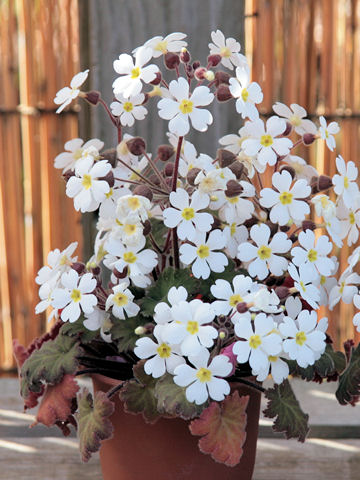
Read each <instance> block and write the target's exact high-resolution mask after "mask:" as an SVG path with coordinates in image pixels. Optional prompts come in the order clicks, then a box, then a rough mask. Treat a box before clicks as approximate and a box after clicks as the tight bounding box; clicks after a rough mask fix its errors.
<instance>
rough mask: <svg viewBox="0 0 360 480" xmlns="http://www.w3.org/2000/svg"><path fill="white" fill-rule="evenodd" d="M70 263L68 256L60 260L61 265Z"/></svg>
mask: <svg viewBox="0 0 360 480" xmlns="http://www.w3.org/2000/svg"><path fill="white" fill-rule="evenodd" d="M69 264H70V261H69V259H68V257H67V256H66V255H63V256H62V257H61V260H60V265H69Z"/></svg>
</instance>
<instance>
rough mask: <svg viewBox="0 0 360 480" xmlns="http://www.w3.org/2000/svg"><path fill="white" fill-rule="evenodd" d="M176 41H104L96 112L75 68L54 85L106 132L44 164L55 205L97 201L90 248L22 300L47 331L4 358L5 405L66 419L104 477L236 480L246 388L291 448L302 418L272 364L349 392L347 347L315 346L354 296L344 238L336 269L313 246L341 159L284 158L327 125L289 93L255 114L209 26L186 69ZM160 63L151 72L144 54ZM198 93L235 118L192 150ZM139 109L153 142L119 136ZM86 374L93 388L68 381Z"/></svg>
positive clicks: (355, 208)
mask: <svg viewBox="0 0 360 480" xmlns="http://www.w3.org/2000/svg"><path fill="white" fill-rule="evenodd" d="M185 37H186V36H185V35H184V34H182V33H173V34H171V35H168V36H167V37H165V38H163V37H155V38H152V39H150V40H149V41H147V42H146V43H145V44H144V45H143V46H141V47H139V48H137V49H136V50H135V51H134V52H133V56H131V55H128V54H121V55H120V56H119V59H117V60H115V61H114V69H115V72H116V73H117V74H118V75H119V76H118V77H117V78H116V79H115V81H114V83H113V89H114V101H113V102H112V103H111V104H110V106H108V105H107V104H106V103H105V102H104V100H103V99H102V98H101V95H100V93H99V92H95V91H90V92H83V91H81V90H80V87H81V85H82V84H83V83H84V81H85V80H86V78H87V75H88V71H85V72H80V73H79V74H77V75H75V77H74V78H73V79H72V81H71V83H70V87H65V88H63V89H62V90H60V91H59V92H58V93H57V95H56V98H55V103H57V104H58V105H59V108H58V112H59V113H60V112H61V111H62V110H63V109H64V108H65V107H66V106H67V105H68V104H69V103H70V102H71V101H72V100H74V99H75V98H76V97H81V98H83V99H85V100H86V101H88V102H90V103H91V104H93V105H102V106H103V107H104V108H105V110H106V112H107V113H108V116H109V119H110V121H111V123H112V124H113V126H114V128H116V129H117V132H118V145H117V147H116V148H115V149H110V150H105V151H102V149H103V146H104V145H103V142H101V141H100V140H98V139H92V140H89V141H87V142H86V143H85V144H84V143H83V141H82V140H80V139H73V140H70V141H69V142H67V143H66V144H65V152H63V153H61V154H59V155H58V156H57V157H56V159H55V167H56V168H60V169H62V170H63V177H64V179H65V181H66V194H67V195H68V196H69V197H71V198H73V199H74V207H75V209H76V210H79V211H81V212H95V211H98V220H97V230H98V233H97V236H96V240H95V245H94V255H93V256H92V257H91V258H90V259H88V260H87V261H86V262H84V263H83V262H81V261H79V260H78V258H77V257H76V256H75V249H76V246H77V245H76V242H75V243H72V244H71V245H69V246H68V247H67V248H66V249H65V250H64V251H59V250H54V251H52V252H50V253H49V256H48V265H46V266H44V267H43V268H41V270H40V271H39V273H38V276H37V277H36V283H37V284H38V285H39V286H40V288H39V296H40V300H41V301H40V303H39V304H38V305H37V307H36V313H41V312H44V311H45V310H47V309H48V308H51V309H52V313H51V315H50V318H52V319H53V321H54V325H53V328H52V330H51V331H50V332H49V333H47V334H45V335H44V336H43V337H41V338H39V339H36V340H35V341H34V342H33V344H32V345H30V346H29V347H28V348H24V347H23V346H21V345H19V344H18V342H17V341H15V342H14V351H15V355H16V358H17V360H18V363H19V367H20V380H21V394H22V396H23V398H24V401H25V408H32V407H35V406H36V405H37V404H38V403H39V402H40V406H39V410H38V413H37V417H36V418H37V422H41V423H43V424H45V425H47V426H52V425H57V426H59V427H60V428H61V430H62V431H63V433H64V434H65V435H68V434H69V433H70V425H73V426H74V427H75V428H76V429H77V432H78V437H79V444H80V450H81V455H82V458H83V460H84V461H88V460H89V458H90V456H91V454H92V453H93V452H95V451H97V450H98V449H99V448H100V447H101V450H100V456H101V460H102V467H103V470H104V478H105V479H106V480H109V479H120V478H121V479H130V478H131V479H137V478H143V475H144V471H146V478H149V479H151V478H171V479H174V478H209V479H212V478H229V479H230V478H242V479H251V477H252V472H253V467H254V461H255V451H256V438H257V432H258V419H259V409H260V395H261V393H263V394H264V395H265V397H266V398H267V400H268V405H267V408H266V410H265V412H264V414H265V415H266V416H267V417H269V418H273V419H274V426H273V428H274V430H275V431H277V432H283V433H284V434H285V436H286V437H287V438H297V439H298V440H299V441H304V440H305V437H306V435H307V433H308V430H309V427H308V415H306V414H305V413H304V412H303V411H302V410H301V407H300V405H299V403H298V401H297V399H296V397H295V395H294V393H293V391H292V389H291V384H290V383H289V381H288V376H289V375H293V376H298V377H301V378H302V379H304V380H305V381H314V382H320V383H321V382H322V381H323V380H327V381H336V382H338V389H337V392H336V396H337V399H338V400H339V402H340V403H341V404H354V403H355V402H357V401H358V399H359V395H360V388H359V380H360V368H359V367H360V363H359V362H360V360H359V359H360V347H359V345H357V346H356V345H355V343H354V342H353V341H351V340H350V341H348V342H347V343H346V344H345V354H344V353H343V352H341V351H335V350H334V349H333V346H332V341H331V338H330V337H329V335H327V333H326V331H327V327H328V321H327V319H326V318H318V313H317V310H318V309H319V307H320V306H324V305H328V306H329V307H330V309H332V308H333V307H334V306H335V305H336V304H337V303H338V302H339V301H340V300H341V301H344V302H345V303H351V302H352V301H354V304H355V306H356V307H358V308H359V306H360V301H359V299H360V296H359V293H358V288H359V287H358V285H359V283H360V276H359V275H358V274H357V273H355V271H354V270H355V268H356V266H357V264H358V262H359V258H360V250H359V248H356V249H355V250H354V251H353V252H352V253H351V255H350V257H349V259H348V265H347V267H346V268H345V270H344V271H343V272H340V273H338V272H337V269H338V263H337V260H336V257H335V256H331V255H332V253H333V254H334V253H336V251H337V249H339V248H341V246H342V245H343V241H347V244H348V245H349V246H351V245H353V244H354V243H355V242H356V241H357V239H358V227H359V225H360V217H359V204H358V200H359V189H358V186H357V183H356V178H357V168H356V166H355V165H354V163H353V162H352V161H348V162H345V161H344V159H343V158H342V157H341V156H340V155H339V156H338V157H337V159H336V165H337V169H338V173H337V174H336V175H334V176H333V177H332V178H330V177H328V176H326V175H323V174H322V173H321V172H318V171H317V170H316V169H315V168H313V167H312V166H310V165H308V164H307V163H306V162H305V161H304V160H303V159H302V158H300V157H299V156H298V155H296V154H297V153H298V152H297V147H299V146H300V145H310V144H312V143H313V142H315V141H316V142H324V141H325V142H326V145H327V147H328V148H329V149H330V150H334V148H335V140H334V135H335V134H336V133H337V132H338V131H339V127H338V125H337V123H336V122H332V123H330V124H329V125H327V123H326V120H325V119H324V117H320V126H319V127H318V126H316V125H315V123H313V122H312V121H311V120H309V119H307V118H306V116H307V114H306V111H305V109H304V108H302V107H300V106H298V105H296V104H292V105H291V107H290V108H289V107H287V106H286V105H284V104H281V103H276V104H275V105H274V106H273V109H274V112H275V114H274V115H273V116H270V117H269V118H268V119H267V120H266V122H264V121H263V120H261V119H260V118H259V113H258V110H257V105H258V104H259V103H261V101H262V98H263V95H262V92H261V87H260V86H259V85H258V84H257V83H255V82H251V80H250V73H249V67H248V64H247V60H246V58H245V57H244V56H243V55H241V54H240V53H239V52H240V45H239V43H238V42H236V41H235V40H234V39H231V38H228V39H225V37H224V35H223V34H222V32H221V31H219V30H217V31H216V32H212V34H211V37H212V41H213V43H210V44H209V47H210V55H209V56H208V58H207V61H206V62H205V63H206V67H204V66H202V65H201V64H200V62H198V61H195V62H192V60H191V54H190V52H189V50H188V49H187V43H186V41H185ZM160 57H162V58H163V61H164V65H165V67H166V69H167V70H168V72H166V73H164V72H162V71H161V70H160V68H159V67H158V66H157V65H156V64H155V63H150V64H149V62H153V61H154V60H152V59H157V58H160ZM222 68H226V69H227V71H224V70H222ZM169 71H170V73H169ZM234 73H235V74H234ZM171 75H173V78H172V79H171V80H169V78H168V77H169V76H171ZM214 100H217V101H219V102H223V101H229V100H230V101H231V100H235V108H236V111H237V112H238V113H239V121H240V118H242V119H243V120H244V121H245V123H244V125H243V126H242V127H241V128H240V130H239V132H238V135H235V134H229V135H226V136H224V137H222V138H220V140H219V143H220V146H221V148H219V150H218V151H217V152H216V154H215V153H214V154H213V155H212V156H211V157H210V156H208V155H205V154H202V153H200V154H198V153H197V151H196V148H195V146H194V145H193V144H192V143H190V141H188V137H187V135H188V133H189V132H190V130H191V128H193V129H195V130H198V131H201V132H205V131H207V130H208V127H209V126H210V125H211V124H212V123H213V121H214V119H213V117H212V115H211V113H210V111H209V110H208V109H207V106H208V105H210V104H211V103H212V102H213V101H214ZM153 103H156V105H155V108H156V107H157V108H158V113H159V116H160V118H161V119H165V120H167V121H168V124H167V125H168V130H169V132H168V134H167V135H168V143H166V144H164V145H160V146H159V147H158V149H157V152H156V153H155V154H151V153H148V151H147V147H146V142H145V140H144V139H143V138H140V137H132V136H131V135H129V134H128V133H124V131H123V130H124V129H126V127H131V126H132V125H134V123H135V121H141V120H143V119H144V118H145V117H146V114H147V108H149V106H151V105H152V104H153ZM215 121H221V120H220V119H215ZM349 321H352V320H351V319H349ZM353 323H354V325H355V326H356V327H357V329H358V331H360V320H359V314H356V315H355V316H354V318H353ZM86 374H87V375H91V376H92V378H93V381H94V387H95V389H94V393H90V392H89V391H88V390H87V389H83V390H82V391H80V388H79V385H78V384H77V378H78V376H80V375H86ZM269 375H270V376H271V377H272V379H273V386H272V387H270V388H266V389H265V388H264V386H262V382H263V381H264V380H265V379H266V378H267V377H268V376H269ZM114 427H115V428H114ZM196 443H198V446H199V450H198V449H197V446H196ZM231 467H232V468H231ZM145 469H146V470H145Z"/></svg>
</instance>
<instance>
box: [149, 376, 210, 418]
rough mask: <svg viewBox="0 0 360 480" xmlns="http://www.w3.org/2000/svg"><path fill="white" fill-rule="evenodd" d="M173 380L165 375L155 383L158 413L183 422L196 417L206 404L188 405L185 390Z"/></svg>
mask: <svg viewBox="0 0 360 480" xmlns="http://www.w3.org/2000/svg"><path fill="white" fill-rule="evenodd" d="M173 379H174V377H173V376H172V375H169V374H166V375H164V376H163V377H161V378H160V379H159V380H158V381H157V382H156V385H155V391H154V394H155V397H156V398H157V410H158V412H159V413H160V414H161V415H169V416H171V417H180V418H182V419H184V420H191V419H193V418H195V417H198V416H199V415H200V414H201V412H202V411H203V410H204V408H206V407H207V403H204V404H203V405H196V404H195V403H190V402H189V401H188V400H187V399H186V396H185V391H186V388H183V387H179V386H178V385H176V383H174V380H173Z"/></svg>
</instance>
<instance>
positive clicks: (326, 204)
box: [320, 197, 329, 208]
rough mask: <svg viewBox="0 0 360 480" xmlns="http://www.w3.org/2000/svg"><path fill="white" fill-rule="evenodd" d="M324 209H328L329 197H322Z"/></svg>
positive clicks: (321, 201)
mask: <svg viewBox="0 0 360 480" xmlns="http://www.w3.org/2000/svg"><path fill="white" fill-rule="evenodd" d="M320 203H321V206H322V208H326V207H327V206H328V205H329V199H328V197H322V198H321V200H320Z"/></svg>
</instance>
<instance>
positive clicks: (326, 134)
mask: <svg viewBox="0 0 360 480" xmlns="http://www.w3.org/2000/svg"><path fill="white" fill-rule="evenodd" d="M325 138H329V132H328V131H327V130H325Z"/></svg>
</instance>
